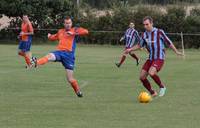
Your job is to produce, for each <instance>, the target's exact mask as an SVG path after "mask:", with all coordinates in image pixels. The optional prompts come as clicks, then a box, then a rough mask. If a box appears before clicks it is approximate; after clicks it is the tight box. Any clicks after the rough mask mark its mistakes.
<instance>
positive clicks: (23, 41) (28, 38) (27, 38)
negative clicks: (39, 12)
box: [18, 22, 34, 52]
mask: <svg viewBox="0 0 200 128" xmlns="http://www.w3.org/2000/svg"><path fill="white" fill-rule="evenodd" d="M21 31H22V32H23V33H29V32H33V31H34V30H33V27H32V24H31V23H24V22H23V23H22V25H21ZM31 43H32V35H22V36H21V37H20V42H19V47H18V49H19V50H21V51H23V52H28V51H30V48H31Z"/></svg>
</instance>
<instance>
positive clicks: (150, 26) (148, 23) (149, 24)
mask: <svg viewBox="0 0 200 128" xmlns="http://www.w3.org/2000/svg"><path fill="white" fill-rule="evenodd" d="M143 25H144V28H145V29H146V30H147V31H151V30H152V29H153V19H152V18H151V17H150V16H146V17H144V18H143Z"/></svg>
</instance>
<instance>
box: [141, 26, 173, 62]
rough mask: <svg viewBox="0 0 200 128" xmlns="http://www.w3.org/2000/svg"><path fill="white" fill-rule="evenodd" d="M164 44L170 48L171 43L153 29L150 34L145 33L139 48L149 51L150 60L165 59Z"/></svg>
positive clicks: (163, 34) (161, 31) (161, 32)
mask: <svg viewBox="0 0 200 128" xmlns="http://www.w3.org/2000/svg"><path fill="white" fill-rule="evenodd" d="M165 44H166V45H168V46H170V45H171V44H172V41H171V40H170V39H169V38H168V37H167V35H166V34H165V32H164V31H163V30H161V29H158V28H153V30H152V31H151V32H148V31H145V32H144V33H143V34H142V38H141V41H140V46H141V47H146V48H147V50H148V51H149V59H150V60H156V59H161V60H164V59H165Z"/></svg>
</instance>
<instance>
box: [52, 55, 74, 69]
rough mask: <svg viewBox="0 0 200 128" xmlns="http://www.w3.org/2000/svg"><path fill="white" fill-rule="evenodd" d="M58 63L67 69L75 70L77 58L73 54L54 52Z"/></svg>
mask: <svg viewBox="0 0 200 128" xmlns="http://www.w3.org/2000/svg"><path fill="white" fill-rule="evenodd" d="M51 53H53V54H54V55H55V57H56V60H55V61H56V62H61V63H62V65H63V66H64V67H65V69H69V70H74V64H75V56H74V53H73V52H66V51H53V52H51Z"/></svg>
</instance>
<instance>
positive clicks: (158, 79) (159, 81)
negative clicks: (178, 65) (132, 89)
mask: <svg viewBox="0 0 200 128" xmlns="http://www.w3.org/2000/svg"><path fill="white" fill-rule="evenodd" d="M151 78H152V79H153V80H154V81H155V82H156V84H157V85H158V86H159V87H160V88H164V87H165V86H164V85H163V84H162V82H161V80H160V78H159V76H158V75H153V76H151Z"/></svg>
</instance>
